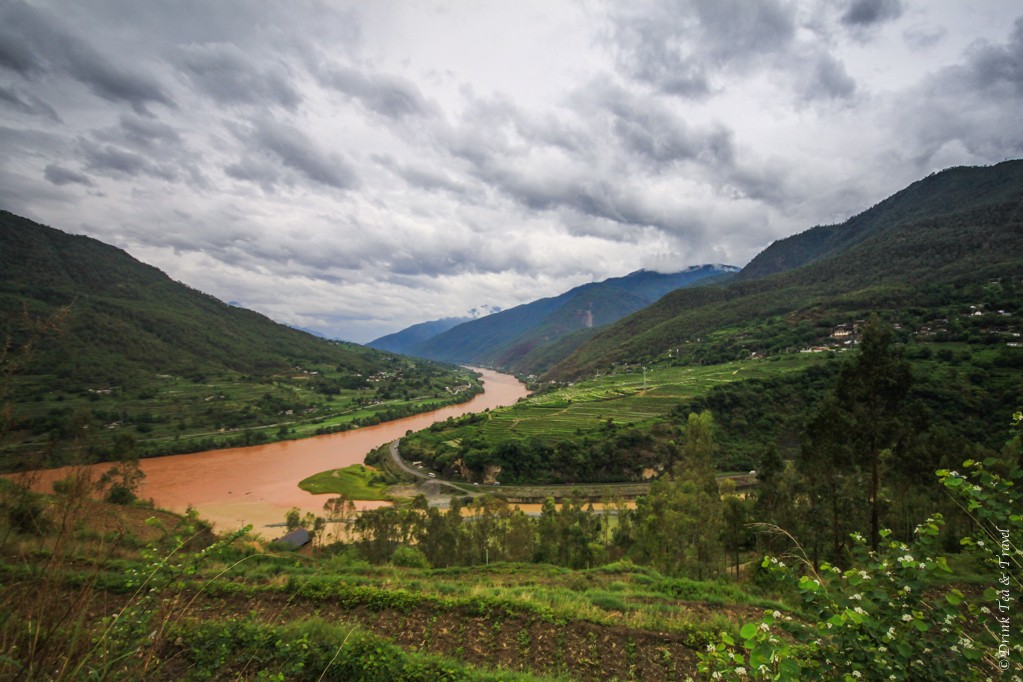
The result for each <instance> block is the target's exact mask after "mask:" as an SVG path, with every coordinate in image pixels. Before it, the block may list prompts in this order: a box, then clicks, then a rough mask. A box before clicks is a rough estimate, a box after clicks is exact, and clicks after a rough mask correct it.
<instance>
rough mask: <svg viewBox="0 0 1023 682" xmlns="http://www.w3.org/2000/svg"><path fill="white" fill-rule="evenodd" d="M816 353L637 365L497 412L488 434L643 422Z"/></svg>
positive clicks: (560, 432) (794, 367)
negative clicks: (708, 363)
mask: <svg viewBox="0 0 1023 682" xmlns="http://www.w3.org/2000/svg"><path fill="white" fill-rule="evenodd" d="M822 359H823V358H822V356H820V355H814V354H803V353H800V354H790V355H784V356H779V357H776V358H771V359H769V360H748V361H743V362H732V363H726V364H722V365H712V366H707V367H655V368H652V369H648V370H645V371H644V370H643V368H641V367H633V368H630V369H628V370H625V371H623V372H621V373H617V374H613V375H607V376H601V377H597V378H594V379H590V380H588V381H583V382H579V383H577V384H574V385H572V386H568V387H565V388H561V389H558V390H556V391H552V392H550V393H543V394H540V395H536V396H533V397H530V398H529V399H527V400H525V401H522V402H520V403H518V404H516V405H513V406H511V407H508V408H506V409H502V410H497V411H495V412H493V413H492V416H491V418H490V420H489V421H488V422H487V423H486V425H485V426H484V427H483V433H484V435H485V436H487V437H488V438H493V439H495V440H497V439H501V438H507V437H508V436H509V435H516V436H522V437H529V436H543V437H545V438H551V437H555V438H557V437H559V436H561V437H564V436H571V435H573V434H575V433H577V432H578V431H586V430H588V429H592V428H595V427H596V426H598V425H600V424H601V423H606V422H607V420H609V419H610V420H611V421H612V422H614V423H615V424H640V423H643V422H646V421H649V420H653V419H657V418H660V417H663V416H664V415H666V414H668V413H669V412H670V411H671V409H672V408H673V407H674V406H675V405H677V404H678V403H680V402H683V401H686V400H690V399H692V398H694V397H697V396H700V395H703V394H705V393H706V392H707V391H709V390H711V389H712V388H714V387H715V386H717V385H719V384H723V383H728V382H732V381H741V380H745V379H755V378H767V377H777V376H779V375H781V374H786V373H790V372H798V371H802V370H805V369H806V368H807V367H809V366H810V365H812V364H814V363H817V362H820V361H822Z"/></svg>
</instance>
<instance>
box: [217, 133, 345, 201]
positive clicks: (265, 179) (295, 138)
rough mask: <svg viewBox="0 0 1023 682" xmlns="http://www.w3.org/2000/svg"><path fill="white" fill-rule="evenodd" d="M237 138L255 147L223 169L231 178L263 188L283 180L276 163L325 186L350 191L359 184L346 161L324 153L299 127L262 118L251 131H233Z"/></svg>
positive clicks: (337, 156) (336, 155)
mask: <svg viewBox="0 0 1023 682" xmlns="http://www.w3.org/2000/svg"><path fill="white" fill-rule="evenodd" d="M236 135H238V136H239V138H240V140H241V141H242V142H243V143H245V144H247V145H254V149H250V151H248V152H247V153H246V154H245V156H244V157H243V158H242V160H241V161H239V162H237V163H234V164H231V165H229V166H227V167H226V168H225V172H227V174H228V175H230V176H231V177H233V178H236V179H239V180H249V181H254V182H258V183H260V184H261V185H263V186H264V189H266V188H267V187H272V186H273V185H276V184H277V183H279V182H282V181H284V180H285V177H284V174H283V173H280V172H278V169H277V168H275V164H279V165H280V166H283V167H284V168H289V169H291V170H293V171H296V172H297V173H298V174H299V175H301V176H303V177H305V178H306V179H307V180H311V181H312V182H314V183H317V184H320V185H325V186H327V187H333V188H335V189H352V188H354V187H355V186H356V185H357V184H358V178H357V176H356V173H355V170H354V168H353V167H352V165H351V164H350V163H349V162H348V161H346V160H345V159H343V158H341V156H340V155H338V154H331V153H328V152H325V151H324V150H323V148H322V146H321V145H320V144H318V143H317V142H315V141H313V140H312V139H311V138H310V137H309V136H307V135H306V134H305V133H304V132H302V131H301V130H299V129H298V128H295V127H293V126H290V125H287V124H284V123H280V122H278V121H274V120H269V119H264V120H261V121H258V122H257V123H255V125H254V127H253V128H252V129H250V130H243V129H238V130H236Z"/></svg>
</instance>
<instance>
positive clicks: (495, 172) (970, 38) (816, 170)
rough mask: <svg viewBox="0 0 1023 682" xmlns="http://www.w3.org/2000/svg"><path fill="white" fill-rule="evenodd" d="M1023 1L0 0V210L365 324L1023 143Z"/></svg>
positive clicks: (252, 299) (750, 227)
mask: <svg viewBox="0 0 1023 682" xmlns="http://www.w3.org/2000/svg"><path fill="white" fill-rule="evenodd" d="M1021 114H1023V3H1021V2H1019V1H1018V0H1011V1H1010V0H978V1H976V2H970V3H964V2H961V1H960V0H807V1H798V2H789V1H787V0H651V1H648V2H645V1H640V2H631V1H630V2H604V1H601V0H579V1H573V0H536V1H530V0H515V1H514V2H508V1H505V0H502V1H498V0H491V1H473V2H470V1H469V0H450V1H448V2H431V1H426V0H423V1H416V0H402V1H398V0H394V1H390V0H372V2H370V1H366V0H359V1H353V2H306V1H303V0H289V2H279V1H277V0H265V1H256V0H252V1H247V0H244V1H243V0H216V1H215V2H211V1H209V0H175V1H173V2H171V1H169V0H167V1H158V0H146V1H145V2H139V1H138V0H64V1H55V0H54V1H50V0H39V1H33V2H27V3H26V2H20V1H18V0H0V207H2V208H4V209H7V210H10V211H12V212H15V213H18V214H20V215H24V216H27V217H30V218H32V219H35V220H38V221H40V222H43V223H46V224H48V225H51V226H53V227H57V228H60V229H62V230H65V231H67V232H73V233H81V234H88V235H90V236H93V237H96V238H98V239H101V240H103V241H106V242H108V243H112V244H115V245H117V246H120V247H122V248H124V249H126V250H127V251H128V252H129V253H131V254H132V255H134V256H135V257H136V258H139V259H140V260H143V261H145V262H148V263H151V264H153V265H156V266H157V267H159V268H161V269H162V270H164V271H165V272H167V273H168V274H169V275H171V276H172V277H173V278H175V279H177V280H180V281H183V282H185V283H187V284H189V285H191V286H193V287H196V288H198V289H201V290H203V291H206V292H209V293H211V294H213V295H215V296H217V297H218V298H221V299H223V300H225V301H232V302H237V303H239V304H241V305H244V306H246V307H249V308H253V309H255V310H259V311H260V312H263V313H265V314H267V315H269V316H271V317H273V318H274V319H276V320H279V321H281V322H285V323H287V324H291V325H293V326H299V327H303V328H307V329H312V330H316V331H318V332H321V333H323V334H325V335H328V336H331V337H336V338H344V339H348V340H353V341H359V342H365V341H368V340H370V339H373V338H376V337H377V336H380V335H382V334H385V333H389V332H392V331H396V330H397V329H400V328H402V327H405V326H407V325H409V324H413V323H416V322H421V321H424V320H428V319H435V318H440V317H447V316H454V315H462V314H464V313H465V312H466V311H467V310H469V309H470V308H473V307H476V306H479V305H482V304H490V305H494V306H501V307H510V306H513V305H516V304H518V303H523V302H527V301H530V300H534V299H536V298H540V297H543V296H549V295H554V294H558V293H561V292H563V291H565V290H567V289H569V288H571V287H573V286H576V285H579V284H582V283H584V282H589V281H593V280H600V279H605V278H607V277H612V276H620V275H624V274H626V273H628V272H631V271H633V270H637V269H639V268H648V269H658V270H662V271H673V270H678V269H681V268H682V267H684V266H688V265H695V264H700V263H727V264H732V265H739V266H741V265H744V264H745V263H746V262H748V261H749V260H750V259H751V258H752V257H753V256H754V255H756V253H757V252H758V251H760V250H761V249H763V248H764V247H765V246H767V245H768V244H770V243H771V242H772V241H773V240H775V239H777V238H780V237H784V236H787V235H790V234H793V233H795V232H800V231H802V230H805V229H807V228H809V227H812V226H813V225H815V224H822V223H830V222H839V221H842V220H844V219H845V218H847V217H849V216H850V215H853V214H855V213H858V212H860V211H862V210H864V209H866V208H868V207H869V206H871V205H872V204H874V203H876V202H877V201H879V200H881V199H883V198H885V197H886V196H888V195H890V194H891V193H893V192H895V191H897V190H898V189H901V188H902V187H904V186H905V185H907V184H909V183H910V182H912V181H914V180H916V179H919V178H920V177H923V176H925V175H927V174H928V173H931V172H932V171H935V170H940V169H942V168H945V167H948V166H951V165H961V164H970V165H974V164H990V163H996V162H999V161H1002V160H1004V159H1006V158H1018V157H1021V156H1023V125H1021V124H1020V118H1021Z"/></svg>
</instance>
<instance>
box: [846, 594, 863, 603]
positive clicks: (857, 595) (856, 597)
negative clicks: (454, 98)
mask: <svg viewBox="0 0 1023 682" xmlns="http://www.w3.org/2000/svg"><path fill="white" fill-rule="evenodd" d="M849 599H853V600H856V601H859V600H860V599H863V595H862V594H860V593H859V592H857V593H856V594H854V595H853V596H851V597H849Z"/></svg>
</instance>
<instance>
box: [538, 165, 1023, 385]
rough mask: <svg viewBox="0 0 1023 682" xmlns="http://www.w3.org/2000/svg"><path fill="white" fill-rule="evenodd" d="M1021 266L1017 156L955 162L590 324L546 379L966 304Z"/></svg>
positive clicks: (750, 347)
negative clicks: (739, 264)
mask: <svg viewBox="0 0 1023 682" xmlns="http://www.w3.org/2000/svg"><path fill="white" fill-rule="evenodd" d="M771 273H774V274H771ZM1021 274H1023V161H1007V162H1005V163H1001V164H998V165H997V166H991V167H987V168H970V169H959V168H956V169H950V170H948V171H943V172H942V173H938V174H936V175H933V176H931V177H929V178H927V179H925V180H922V181H920V182H918V183H915V184H914V185H912V186H911V187H909V188H907V189H906V190H903V191H902V192H899V193H898V194H896V195H894V196H892V197H891V198H889V199H887V200H885V201H884V202H882V203H881V204H879V205H878V206H876V207H874V208H872V209H870V210H869V211H866V212H864V213H863V214H860V215H858V216H856V217H855V218H852V219H850V220H849V221H847V222H846V223H845V224H843V225H841V226H826V227H818V228H814V229H812V230H809V231H807V232H805V233H803V234H802V235H799V236H797V237H793V238H790V239H789V240H783V241H782V242H779V243H777V244H775V245H773V246H771V247H769V248H768V249H767V250H765V251H764V253H763V254H761V256H758V257H757V258H755V259H754V260H753V262H751V263H750V265H748V266H747V267H746V268H745V269H744V270H743V271H742V272H741V273H739V275H738V276H737V280H738V281H736V282H734V283H731V284H726V285H724V286H717V287H701V288H698V289H683V290H679V291H676V292H672V293H671V294H669V295H667V296H665V297H664V298H663V299H661V300H660V301H658V302H657V303H655V304H654V305H652V306H650V307H648V308H646V309H644V310H642V311H640V312H638V313H636V314H634V315H631V316H629V317H627V318H625V319H623V320H621V321H619V322H618V323H616V324H614V325H611V326H609V327H608V328H607V329H605V330H601V331H600V332H598V333H597V334H595V335H594V337H593V338H592V339H591V340H590V341H589V342H588V343H586V344H585V345H584V346H582V347H581V348H579V349H578V350H577V351H576V352H575V353H574V354H573V355H571V356H570V357H568V358H566V359H565V360H564V361H563V362H561V363H559V364H557V365H556V366H554V367H553V368H552V369H551V371H550V372H549V378H554V379H566V378H578V377H581V376H586V375H589V374H592V373H593V372H599V371H606V370H607V369H608V368H609V367H610V366H611V365H612V364H613V363H620V362H640V363H641V362H651V361H653V360H655V359H657V358H664V357H667V354H668V353H673V354H675V355H676V357H677V356H678V355H679V354H681V355H682V356H684V357H687V358H689V360H690V361H694V362H721V361H725V360H734V359H739V358H742V357H748V356H749V355H750V354H753V353H760V354H763V353H771V352H777V351H778V350H784V349H786V348H793V347H797V346H799V345H800V344H802V345H807V346H809V345H814V344H815V343H818V342H821V341H823V340H824V339H826V338H828V336H829V335H830V333H831V330H832V328H833V326H834V325H836V324H840V323H851V322H853V321H855V320H857V319H864V318H865V317H866V316H867V315H868V314H869V313H870V312H872V311H889V312H891V313H892V315H893V316H894V320H897V319H898V318H899V317H901V316H905V315H909V316H913V317H919V316H923V317H926V316H927V313H926V311H927V310H929V309H940V308H942V307H944V306H949V305H956V306H960V307H961V306H967V307H968V306H969V305H971V304H976V303H978V302H980V299H981V298H983V292H984V287H985V286H986V285H988V284H989V283H990V282H992V281H999V280H1005V281H1006V282H1011V281H1012V280H1014V279H1018V278H1019V277H1020V276H1021ZM1009 286H1010V287H1011V284H1010V285H1009ZM1013 291H1014V290H1013ZM1014 300H1015V298H1014V296H1013V294H1011V293H1010V294H1009V296H1008V301H1009V304H1011V303H1012V302H1013V301H1014Z"/></svg>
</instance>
